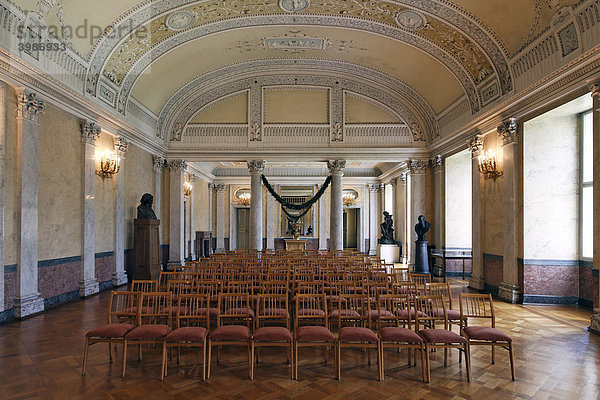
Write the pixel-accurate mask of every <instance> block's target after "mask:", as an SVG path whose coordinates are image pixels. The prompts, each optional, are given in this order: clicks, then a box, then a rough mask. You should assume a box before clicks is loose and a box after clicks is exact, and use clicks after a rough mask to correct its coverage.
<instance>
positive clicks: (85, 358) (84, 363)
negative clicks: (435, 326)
mask: <svg viewBox="0 0 600 400" xmlns="http://www.w3.org/2000/svg"><path fill="white" fill-rule="evenodd" d="M109 345H110V343H109ZM89 347H90V339H88V338H87V337H86V338H85V345H84V346H83V366H82V367H81V375H85V369H86V367H87V358H88V349H89ZM513 380H514V379H513Z"/></svg>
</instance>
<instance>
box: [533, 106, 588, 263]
mask: <svg viewBox="0 0 600 400" xmlns="http://www.w3.org/2000/svg"><path fill="white" fill-rule="evenodd" d="M577 128H578V118H577V116H576V115H570V116H556V117H544V116H541V117H539V118H536V119H534V120H532V121H530V122H526V123H525V124H524V126H523V140H524V143H523V144H524V156H525V157H524V171H523V172H524V174H523V176H524V180H525V185H524V200H525V204H524V206H525V209H524V220H525V223H524V229H525V232H524V246H525V249H524V251H525V256H524V258H526V259H543V260H576V259H577V258H578V246H577V237H578V228H577V227H578V217H579V214H578V201H579V200H578V197H579V193H578V191H579V187H578V180H579V159H578V153H579V145H578V137H577V133H578V132H577Z"/></svg>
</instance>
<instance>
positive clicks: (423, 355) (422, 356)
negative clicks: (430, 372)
mask: <svg viewBox="0 0 600 400" xmlns="http://www.w3.org/2000/svg"><path fill="white" fill-rule="evenodd" d="M420 351H421V372H422V373H423V382H425V349H424V348H423V345H421V349H420Z"/></svg>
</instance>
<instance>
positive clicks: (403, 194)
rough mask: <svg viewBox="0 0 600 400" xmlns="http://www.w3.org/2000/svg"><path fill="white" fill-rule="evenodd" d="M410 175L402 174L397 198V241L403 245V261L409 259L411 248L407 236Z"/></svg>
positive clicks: (399, 179)
mask: <svg viewBox="0 0 600 400" xmlns="http://www.w3.org/2000/svg"><path fill="white" fill-rule="evenodd" d="M407 178H408V173H407V172H402V173H401V174H400V176H399V177H398V178H397V181H398V184H397V188H398V196H397V197H396V201H397V204H398V206H397V210H398V221H399V222H398V232H397V234H396V239H397V240H399V241H400V243H401V244H402V258H401V261H403V260H405V259H406V258H407V257H408V249H409V248H410V246H409V244H410V237H409V236H408V235H407V234H406V230H407V222H408V207H407V204H408V191H407V189H408V188H407V185H406V184H407V180H408V179H407Z"/></svg>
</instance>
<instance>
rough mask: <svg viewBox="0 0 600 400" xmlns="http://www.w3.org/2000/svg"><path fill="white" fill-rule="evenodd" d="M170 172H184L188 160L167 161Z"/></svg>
mask: <svg viewBox="0 0 600 400" xmlns="http://www.w3.org/2000/svg"><path fill="white" fill-rule="evenodd" d="M167 165H168V167H169V172H170V173H182V172H184V171H185V170H186V168H187V161H185V160H171V161H169V162H168V163H167Z"/></svg>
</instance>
